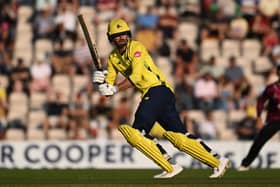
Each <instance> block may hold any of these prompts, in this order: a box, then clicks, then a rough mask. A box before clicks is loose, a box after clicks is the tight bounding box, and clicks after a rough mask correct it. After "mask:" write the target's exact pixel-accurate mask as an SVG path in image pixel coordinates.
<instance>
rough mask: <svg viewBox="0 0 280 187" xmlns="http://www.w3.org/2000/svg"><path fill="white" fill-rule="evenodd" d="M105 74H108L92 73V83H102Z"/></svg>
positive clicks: (103, 72) (104, 72)
mask: <svg viewBox="0 0 280 187" xmlns="http://www.w3.org/2000/svg"><path fill="white" fill-rule="evenodd" d="M107 73H108V72H107V70H103V71H94V72H93V74H92V82H93V83H98V84H102V83H104V81H105V77H106V75H107Z"/></svg>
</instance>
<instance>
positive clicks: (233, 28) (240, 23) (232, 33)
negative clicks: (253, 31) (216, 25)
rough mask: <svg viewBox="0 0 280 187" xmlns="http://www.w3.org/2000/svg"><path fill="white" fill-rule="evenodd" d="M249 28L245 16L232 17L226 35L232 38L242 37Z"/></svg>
mask: <svg viewBox="0 0 280 187" xmlns="http://www.w3.org/2000/svg"><path fill="white" fill-rule="evenodd" d="M248 29H249V25H248V22H247V20H246V19H245V18H243V17H241V16H239V17H236V18H233V19H232V20H231V22H230V27H229V31H228V36H229V37H230V38H233V39H239V40H240V39H244V38H245V37H246V36H247V33H248Z"/></svg>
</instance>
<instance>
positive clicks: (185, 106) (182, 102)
mask: <svg viewBox="0 0 280 187" xmlns="http://www.w3.org/2000/svg"><path fill="white" fill-rule="evenodd" d="M175 97H176V101H177V109H178V110H179V111H181V110H191V109H193V108H194V107H195V106H194V102H193V100H194V98H193V88H192V85H190V84H189V83H188V82H187V81H186V79H184V78H182V80H181V81H180V82H178V83H177V84H176V85H175Z"/></svg>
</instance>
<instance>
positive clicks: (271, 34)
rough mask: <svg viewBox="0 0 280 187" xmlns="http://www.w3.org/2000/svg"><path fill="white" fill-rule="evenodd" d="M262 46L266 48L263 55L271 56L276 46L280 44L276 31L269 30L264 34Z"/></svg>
mask: <svg viewBox="0 0 280 187" xmlns="http://www.w3.org/2000/svg"><path fill="white" fill-rule="evenodd" d="M262 44H263V47H264V51H263V55H265V56H267V55H270V54H271V52H272V49H273V47H274V46H276V45H278V44H279V37H278V34H277V32H276V31H275V30H274V29H272V28H271V29H269V30H268V31H267V32H265V33H264V36H263V40H262Z"/></svg>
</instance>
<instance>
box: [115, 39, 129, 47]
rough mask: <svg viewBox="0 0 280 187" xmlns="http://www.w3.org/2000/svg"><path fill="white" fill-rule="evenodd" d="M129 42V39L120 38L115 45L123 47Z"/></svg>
mask: <svg viewBox="0 0 280 187" xmlns="http://www.w3.org/2000/svg"><path fill="white" fill-rule="evenodd" d="M127 42H128V39H120V40H119V41H118V42H115V45H116V46H117V48H123V47H124V46H126V44H127Z"/></svg>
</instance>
